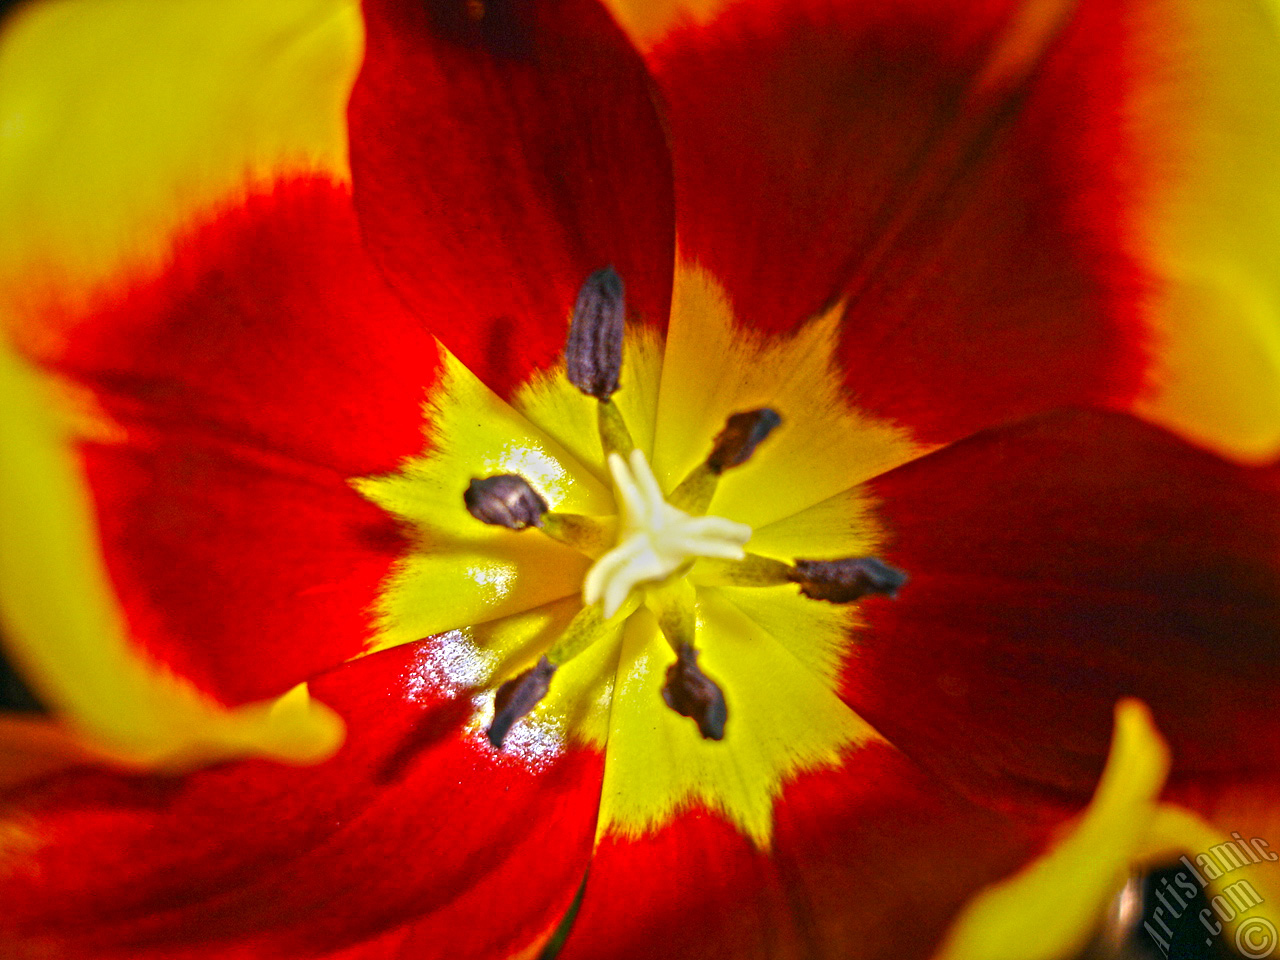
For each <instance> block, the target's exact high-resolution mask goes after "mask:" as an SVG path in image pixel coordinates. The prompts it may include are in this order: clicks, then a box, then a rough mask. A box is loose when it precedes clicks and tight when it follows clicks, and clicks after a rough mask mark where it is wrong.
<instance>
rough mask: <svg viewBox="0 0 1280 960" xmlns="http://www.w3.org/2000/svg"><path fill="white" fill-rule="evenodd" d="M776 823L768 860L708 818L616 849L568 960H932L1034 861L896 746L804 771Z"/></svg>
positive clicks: (689, 815)
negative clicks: (1000, 883)
mask: <svg viewBox="0 0 1280 960" xmlns="http://www.w3.org/2000/svg"><path fill="white" fill-rule="evenodd" d="M775 817H776V829H775V833H774V836H773V841H772V846H771V848H770V849H769V850H768V851H763V850H758V849H756V848H754V847H753V846H752V845H751V843H750V842H749V841H748V840H747V839H746V838H745V837H743V836H742V835H741V834H740V833H738V831H737V830H736V829H735V828H734V827H732V826H731V825H729V824H728V823H726V822H725V821H724V820H723V819H721V818H720V817H718V816H715V815H713V814H710V813H706V812H703V811H701V810H694V811H689V812H686V813H684V814H682V815H680V816H678V817H677V818H676V819H675V821H674V822H673V823H672V824H670V825H669V826H667V827H665V828H664V829H663V830H661V831H660V832H659V833H657V834H655V835H653V836H648V837H644V838H643V839H640V840H636V841H626V840H622V839H619V838H616V837H610V838H606V839H605V840H604V841H603V842H602V843H601V844H600V845H599V846H598V847H597V848H596V853H595V856H594V858H593V859H592V863H591V870H590V873H589V874H588V877H587V889H586V897H585V899H584V901H583V905H582V911H581V913H580V914H579V915H578V918H577V920H576V922H575V924H574V927H573V931H572V933H571V934H570V936H569V940H568V942H567V944H566V946H565V950H564V952H563V953H562V954H561V956H562V957H564V958H566V960H586V958H595V957H616V958H627V960H650V958H653V960H656V958H659V957H661V958H671V960H686V958H688V960H694V958H700V960H729V958H734V960H745V958H752V960H757V958H758V960H769V958H775V957H810V958H814V960H819V958H830V960H838V958H839V960H843V958H847V957H859V958H868V960H871V958H880V960H912V958H923V957H927V956H929V955H930V954H931V953H932V948H933V945H934V944H935V943H936V941H937V938H938V937H939V936H940V935H941V933H942V931H943V929H945V924H946V923H947V921H948V920H949V919H950V918H951V916H952V915H953V914H954V913H955V911H956V910H957V909H958V908H959V906H960V905H961V904H962V903H963V902H964V901H965V900H966V899H967V898H968V897H969V896H970V895H971V894H972V892H973V891H974V890H975V889H976V888H977V887H978V886H980V885H982V884H983V883H987V882H990V881H992V880H994V879H996V878H998V877H1000V876H1002V875H1004V874H1007V873H1008V872H1010V871H1011V870H1013V869H1014V868H1015V867H1016V865H1018V864H1019V863H1021V862H1022V860H1023V859H1024V858H1025V857H1026V856H1027V854H1028V851H1029V839H1028V837H1027V836H1026V835H1024V834H1022V833H1020V832H1019V831H1018V830H1017V829H1016V828H1013V827H1011V825H1010V824H1009V823H1008V822H1006V821H1005V820H1003V819H1002V818H1000V817H999V816H997V815H994V814H992V813H990V812H989V811H985V810H981V809H979V808H977V807H973V806H970V805H969V804H968V803H966V802H965V801H963V800H960V799H959V798H958V797H956V796H955V795H954V794H949V793H947V792H946V791H945V790H944V789H941V788H940V786H939V784H938V783H937V782H936V781H930V780H929V778H927V777H925V776H922V775H921V773H920V771H919V770H918V769H917V768H915V767H914V766H913V765H912V764H911V763H910V761H907V760H905V759H904V758H903V757H902V755H901V754H898V753H897V752H896V751H894V750H893V749H892V748H891V747H888V746H886V745H884V744H872V745H869V746H866V747H864V748H862V749H860V750H854V751H851V752H849V753H848V754H847V755H846V761H845V764H844V766H843V767H842V768H841V769H839V770H829V771H822V772H815V773H808V774H802V775H801V776H800V777H798V778H797V779H796V780H794V781H793V782H791V783H790V784H788V785H787V787H786V788H785V789H784V791H783V793H782V796H781V798H780V799H779V802H778V806H777V808H776V813H775Z"/></svg>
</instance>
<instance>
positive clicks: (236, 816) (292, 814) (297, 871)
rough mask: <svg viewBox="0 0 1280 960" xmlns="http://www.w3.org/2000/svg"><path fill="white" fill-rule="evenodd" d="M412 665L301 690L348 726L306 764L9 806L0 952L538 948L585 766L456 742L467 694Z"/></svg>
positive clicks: (579, 839) (580, 808)
mask: <svg viewBox="0 0 1280 960" xmlns="http://www.w3.org/2000/svg"><path fill="white" fill-rule="evenodd" d="M420 653H421V651H420V650H418V649H417V648H415V647H413V646H405V647H402V648H398V649H396V650H394V651H389V652H387V653H384V654H380V655H377V656H373V657H367V658H364V659H362V660H360V661H358V662H356V663H353V664H348V665H346V666H344V667H342V668H340V669H339V670H337V671H334V672H333V673H332V674H329V675H327V676H325V677H322V678H320V679H318V680H316V681H315V682H314V684H313V688H314V691H315V694H316V696H317V697H318V698H320V699H322V700H323V701H324V702H326V703H329V704H331V705H333V707H334V709H335V710H337V711H338V713H339V714H341V715H342V717H343V718H344V719H345V721H346V723H347V726H348V730H349V732H350V735H349V737H348V740H347V743H346V745H345V746H344V747H343V749H342V751H341V752H339V753H338V755H337V756H335V757H334V758H333V759H332V760H330V761H328V762H327V763H324V764H322V765H319V766H315V767H309V768H303V769H284V768H281V767H278V766H275V765H270V764H263V763H253V762H246V763H240V764H236V765H233V766H226V767H222V768H218V769H211V770H205V771H200V772H198V773H195V774H192V775H190V776H188V777H186V778H184V779H181V780H177V779H174V780H164V779H157V778H137V779H133V778H126V777H120V776H115V775H108V774H102V773H92V772H88V771H84V772H71V773H67V774H63V775H61V776H59V777H56V778H53V779H51V780H49V781H47V782H45V783H43V784H41V785H38V786H35V787H32V788H29V789H27V790H23V791H19V792H15V793H11V794H10V795H9V796H7V798H6V806H5V809H4V814H3V819H2V821H0V823H2V824H3V827H4V834H3V835H4V836H5V837H6V851H5V852H6V869H5V871H4V872H3V873H0V903H3V904H4V908H3V910H0V943H4V944H5V945H6V949H10V950H13V949H17V950H22V949H26V950H29V951H37V950H39V951H44V952H41V953H40V955H41V956H49V957H68V958H72V957H75V958H79V957H84V956H95V957H128V958H131V960H142V958H148V957H155V958H161V957H164V958H173V957H184V956H196V955H199V956H221V955H224V954H225V955H226V956H228V957H285V956H295V955H308V956H310V955H313V954H317V953H324V952H326V951H337V950H344V949H346V948H347V947H351V946H352V945H353V944H357V943H360V942H363V941H366V940H368V941H372V942H374V943H375V944H376V943H378V941H379V940H380V939H384V942H395V941H396V940H398V939H400V938H401V937H403V944H404V946H403V948H402V949H404V950H405V951H407V952H406V953H405V955H410V956H413V955H427V954H430V955H450V956H467V957H476V958H486V957H493V958H506V957H508V956H510V955H512V954H514V953H516V952H517V951H519V950H522V949H525V948H527V947H529V946H530V944H532V943H538V942H541V941H542V940H543V939H545V937H546V936H547V935H548V934H549V933H550V931H551V930H552V929H553V928H554V926H555V924H556V923H557V921H558V920H559V918H560V916H561V915H562V914H563V912H564V911H565V910H566V909H567V907H568V906H569V903H570V902H571V901H572V899H573V897H574V895H575V893H576V892H577V890H578V887H579V886H580V884H581V881H582V876H583V872H584V870H585V868H586V863H587V857H588V854H589V851H590V847H591V841H592V837H593V834H594V829H595V811H596V806H597V804H598V802H599V790H600V774H601V761H600V757H599V755H598V754H596V753H594V752H591V751H581V750H575V749H567V750H565V751H563V752H559V753H555V754H548V755H544V756H543V757H542V758H541V760H540V763H539V764H537V765H536V766H535V767H533V768H532V769H531V768H530V767H529V766H527V765H526V764H525V763H523V762H521V761H520V760H517V759H514V758H511V757H509V756H504V755H502V754H499V753H497V752H495V751H493V750H492V749H491V748H490V747H489V746H488V743H487V741H486V740H485V739H484V737H483V734H482V733H480V732H479V731H472V732H471V733H469V734H466V735H463V734H462V733H460V727H461V724H462V723H463V721H464V720H465V719H466V717H467V715H468V713H469V711H470V709H471V704H470V698H469V696H468V692H467V691H449V693H448V694H445V693H442V692H441V690H440V689H439V688H438V684H437V682H436V681H437V679H438V678H433V677H432V676H430V669H431V668H430V664H429V663H426V662H424V661H422V659H421V657H420V656H419V654H420ZM18 838H20V839H21V842H18ZM9 840H12V842H8V841H9ZM407 924H412V928H411V930H405V931H404V932H403V933H402V934H401V933H396V932H395V931H396V930H397V929H398V928H403V927H405V926H406V925H407ZM353 955H355V956H362V955H364V953H363V950H355V951H354V953H353ZM374 955H376V953H375V954H374Z"/></svg>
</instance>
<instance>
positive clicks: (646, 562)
mask: <svg viewBox="0 0 1280 960" xmlns="http://www.w3.org/2000/svg"><path fill="white" fill-rule="evenodd" d="M609 472H610V473H611V474H612V475H613V488H614V495H615V496H616V498H617V501H618V509H619V511H620V512H621V515H622V525H621V529H620V531H619V536H618V545H617V546H615V547H614V548H613V549H612V550H610V551H609V552H608V553H606V554H605V555H604V556H603V557H601V558H600V559H599V560H597V561H596V563H595V565H594V566H592V568H591V569H590V570H589V571H587V579H586V580H585V581H584V582H583V585H582V596H583V599H584V600H586V602H587V603H596V602H597V601H603V604H604V615H605V617H612V616H613V615H614V614H615V613H617V612H618V609H619V608H620V607H621V606H622V604H623V603H625V602H626V599H627V597H628V596H629V595H630V593H631V591H632V590H634V589H635V588H636V587H638V586H639V585H640V584H643V583H654V582H656V581H658V580H664V579H666V578H667V577H669V576H671V574H673V573H675V572H676V570H678V569H679V568H680V567H681V566H682V565H683V564H685V563H688V562H689V561H690V560H694V559H696V558H698V557H715V558H717V559H721V560H741V559H742V558H743V557H745V556H746V551H744V550H743V549H742V548H743V546H744V545H745V544H746V542H747V541H748V540H750V539H751V528H750V527H748V526H747V525H746V524H743V523H735V522H734V521H732V520H726V519H725V518H724V517H691V516H689V514H687V513H685V512H684V511H683V510H678V509H676V508H675V507H673V506H671V504H669V503H667V501H666V500H665V499H663V496H662V488H661V487H659V486H658V479H657V477H655V476H654V475H653V469H652V468H651V467H650V466H649V461H648V460H646V459H645V456H644V454H643V453H641V452H640V451H639V450H632V451H631V457H630V464H629V465H628V462H627V461H626V460H623V459H622V457H621V455H619V454H617V453H611V454H609Z"/></svg>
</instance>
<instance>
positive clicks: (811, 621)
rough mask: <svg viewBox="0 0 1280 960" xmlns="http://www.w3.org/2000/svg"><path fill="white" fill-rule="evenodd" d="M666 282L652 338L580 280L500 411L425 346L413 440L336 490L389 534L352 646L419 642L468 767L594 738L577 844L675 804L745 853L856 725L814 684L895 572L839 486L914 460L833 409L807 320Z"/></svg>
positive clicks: (530, 761)
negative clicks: (385, 557)
mask: <svg viewBox="0 0 1280 960" xmlns="http://www.w3.org/2000/svg"><path fill="white" fill-rule="evenodd" d="M674 293H675V295H674V298H673V308H672V316H671V318H670V324H669V327H668V332H667V334H666V336H665V337H663V336H660V335H658V334H657V333H656V332H655V331H654V330H653V329H652V328H649V327H646V326H644V325H638V324H637V325H630V324H627V323H625V322H624V320H625V300H624V293H623V286H622V281H621V278H619V277H618V276H617V274H616V273H614V272H613V271H612V270H603V271H599V272H598V273H597V274H593V275H592V276H591V277H589V278H588V279H587V282H586V283H585V284H584V285H583V288H582V292H581V294H580V296H579V298H578V302H577V304H576V306H575V309H574V312H573V315H572V318H571V320H570V324H569V335H568V339H567V345H566V349H565V354H564V363H563V365H562V366H560V367H558V368H557V369H554V370H551V371H547V372H545V373H543V374H539V375H537V376H536V377H535V378H534V379H533V380H532V381H531V382H530V383H528V384H526V385H525V386H524V387H522V388H521V390H520V391H518V392H517V394H516V395H515V396H514V397H513V398H512V400H511V402H510V403H507V402H504V401H503V400H501V399H500V398H498V397H496V396H495V395H494V394H492V393H491V392H490V391H489V390H488V389H487V388H486V387H485V386H484V385H483V384H482V383H480V381H479V380H477V379H476V378H475V377H474V376H473V375H472V374H471V373H470V372H469V371H467V370H466V369H465V368H464V367H463V366H462V365H461V364H459V363H458V362H457V361H456V360H455V359H453V358H452V357H450V356H448V355H447V354H446V355H445V369H444V372H443V373H442V374H441V376H440V377H439V380H438V382H437V385H436V386H435V387H434V388H433V390H432V393H431V395H430V398H429V402H428V420H429V431H428V433H429V437H430V443H429V447H428V450H427V452H426V453H424V454H423V455H422V456H421V457H418V458H415V459H413V460H411V461H409V462H407V463H406V464H405V465H404V466H403V468H402V469H401V470H400V471H398V472H397V473H395V474H392V475H389V476H385V477H374V478H367V479H361V480H357V481H355V483H356V486H357V488H358V489H359V490H360V491H361V492H362V493H363V494H364V495H365V496H367V497H368V498H369V499H371V500H372V501H373V502H375V503H377V504H378V505H379V506H381V507H382V508H383V509H384V510H386V511H388V512H390V513H392V514H393V515H395V516H396V517H398V518H399V519H400V520H401V521H402V522H405V523H407V524H410V525H411V526H412V527H413V528H414V529H415V530H416V531H417V545H416V547H415V549H413V550H412V551H410V552H409V553H407V554H406V555H405V556H404V557H403V558H402V559H401V560H400V561H399V562H398V563H397V565H396V567H395V568H394V570H393V573H392V575H391V576H390V577H389V578H388V580H387V581H386V583H385V585H384V588H383V591H382V594H381V596H380V599H379V601H378V607H377V611H376V612H377V618H378V619H377V625H378V633H377V635H376V637H375V638H374V642H373V644H372V646H371V649H374V650H376V649H381V648H383V647H387V646H391V645H394V644H398V643H409V642H417V643H419V654H418V656H417V658H416V659H415V667H414V668H413V669H414V671H415V673H416V675H417V677H418V679H417V680H415V681H414V683H419V681H420V686H421V688H422V689H423V690H424V691H426V690H431V691H435V693H434V695H436V696H439V695H460V694H461V695H466V694H469V695H471V696H472V702H473V703H474V705H475V711H476V712H475V714H474V716H473V719H472V721H471V723H470V724H469V725H468V727H467V730H468V731H469V732H468V733H467V736H468V737H469V738H474V740H472V742H473V743H474V744H475V748H476V749H478V750H483V751H487V752H489V755H490V756H491V757H492V758H493V762H495V763H497V762H502V763H519V764H523V765H526V766H529V767H530V768H532V769H540V768H541V765H542V764H544V763H546V762H547V761H548V758H550V757H554V756H556V755H557V754H558V753H559V752H562V751H564V750H566V749H569V748H570V747H571V746H572V745H578V746H582V747H587V748H589V749H593V750H597V751H602V752H604V753H605V757H606V761H605V765H604V771H605V773H604V775H605V784H604V791H603V794H602V802H601V814H600V821H599V829H600V831H601V832H602V833H603V832H621V833H624V834H627V835H639V834H642V833H644V832H646V831H648V830H650V829H654V828H656V827H657V826H659V825H661V824H662V823H664V822H666V821H667V820H669V819H670V818H671V817H673V816H676V815H678V814H679V813H680V812H681V811H683V810H686V809H689V808H690V807H692V806H696V807H698V808H700V809H704V810H710V811H718V812H720V813H721V814H723V815H724V816H725V817H726V818H728V819H729V820H730V821H731V822H732V823H734V824H735V825H736V826H737V827H738V828H739V829H741V830H742V831H743V832H744V833H746V834H747V835H749V836H751V837H752V838H753V839H754V840H756V841H757V842H758V843H761V844H767V843H768V837H769V834H770V831H771V822H772V817H771V811H772V805H773V803H774V800H775V799H776V797H777V796H778V795H779V793H780V792H781V791H782V789H783V788H784V785H785V783H786V781H787V780H788V779H789V778H792V777H794V776H796V775H798V774H799V773H801V772H803V771H806V770H813V769H817V768H821V767H824V766H831V765H834V764H836V763H839V762H840V760H841V757H842V754H843V751H846V750H849V749H855V748H856V746H857V745H858V744H860V743H862V742H864V741H866V740H869V739H874V738H875V734H874V732H873V731H871V730H870V728H869V727H868V726H867V725H866V724H865V723H864V722H863V721H862V720H861V719H860V718H859V717H857V715H856V714H854V713H853V712H852V711H851V710H850V709H849V708H848V707H847V706H845V704H844V703H843V702H842V701H841V700H840V697H839V691H840V685H841V683H842V682H843V681H842V679H841V672H842V670H843V669H844V664H845V662H846V659H847V652H848V651H849V649H850V648H851V645H852V643H853V642H854V638H855V636H856V630H857V629H858V626H859V623H860V619H859V617H858V611H857V608H858V601H860V600H861V598H863V597H865V596H867V595H870V594H885V595H891V594H892V593H893V592H894V591H895V590H896V589H897V588H898V587H899V586H900V585H901V584H902V582H903V577H902V575H901V574H900V573H899V572H898V571H896V570H894V569H893V568H892V567H891V566H889V565H887V564H884V563H882V562H880V561H878V560H877V559H875V554H876V553H877V552H878V551H879V549H880V548H881V546H882V545H883V544H884V543H885V538H884V535H883V534H882V533H881V532H880V530H879V528H878V526H877V524H876V521H875V509H874V502H873V501H872V500H870V498H868V497H867V496H866V495H865V494H864V493H862V492H861V490H860V488H859V486H858V485H859V483H860V482H861V481H862V480H863V479H866V478H869V477H871V476H874V475H875V474H877V473H879V472H881V471H883V470H885V469H888V468H889V467H892V466H894V465H896V464H898V463H901V462H903V461H905V460H906V459H908V458H909V457H911V456H914V455H917V454H918V453H919V449H918V448H917V447H915V446H914V445H913V444H911V442H910V441H909V440H908V439H907V438H906V437H905V436H904V435H903V434H902V433H901V431H899V430H897V429H895V428H894V427H892V426H891V425H887V424H883V423H879V422H876V421H874V420H871V419H869V418H867V417H865V416H863V415H861V414H858V413H857V412H856V411H855V410H853V408H851V407H850V406H849V404H848V401H847V399H845V396H844V393H843V388H842V387H841V386H840V384H839V381H838V378H837V376H836V367H835V365H834V363H833V361H832V356H833V352H834V350H835V349H836V344H837V333H838V324H837V319H836V314H835V313H834V312H832V313H831V314H830V315H827V316H823V317H818V318H815V319H814V320H813V321H811V323H810V324H808V325H807V326H805V327H803V328H801V329H800V330H799V331H797V332H796V333H795V334H793V335H791V336H789V337H779V338H774V339H771V340H767V341H765V340H760V339H757V338H756V337H754V336H753V335H752V334H750V333H748V332H745V331H743V330H742V329H741V328H740V327H739V326H738V325H737V324H736V322H735V321H734V318H733V313H732V310H731V308H730V306H729V304H728V301H727V299H726V298H725V297H724V295H723V291H721V290H720V289H719V288H718V286H717V285H716V284H715V283H714V281H713V280H712V279H711V278H710V277H709V276H708V275H707V274H705V273H704V272H702V271H700V270H699V269H698V268H696V267H692V266H687V265H684V266H681V267H680V268H679V269H678V270H677V276H676V287H675V292H674ZM624 333H625V340H626V344H625V350H624V343H623V341H624ZM775 409H776V410H777V411H780V412H781V414H782V416H781V417H780V416H779V415H778V414H777V413H775V412H774V410H775ZM784 418H785V422H784ZM459 491H465V492H464V494H463V496H462V497H461V498H459ZM460 499H461V501H462V502H459V501H460ZM424 638H427V639H425V640H424Z"/></svg>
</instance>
